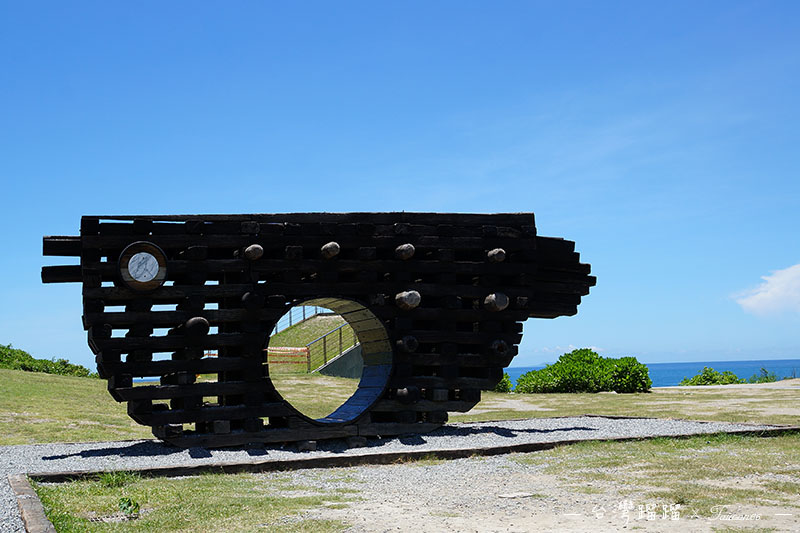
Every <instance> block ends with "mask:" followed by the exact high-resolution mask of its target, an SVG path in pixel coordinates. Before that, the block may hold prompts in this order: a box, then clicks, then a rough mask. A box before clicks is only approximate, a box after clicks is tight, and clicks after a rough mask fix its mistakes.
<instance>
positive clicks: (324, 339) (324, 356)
mask: <svg viewBox="0 0 800 533" xmlns="http://www.w3.org/2000/svg"><path fill="white" fill-rule="evenodd" d="M327 340H328V336H327V335H325V336H324V337H322V361H323V363H322V364H323V365H325V364H328V342H327Z"/></svg>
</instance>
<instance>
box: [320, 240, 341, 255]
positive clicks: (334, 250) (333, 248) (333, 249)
mask: <svg viewBox="0 0 800 533" xmlns="http://www.w3.org/2000/svg"><path fill="white" fill-rule="evenodd" d="M340 251H342V248H341V247H340V246H339V243H338V242H335V241H331V242H329V243H328V244H325V245H323V247H322V248H320V250H319V253H320V255H322V257H324V258H325V259H332V258H334V257H336V256H337V255H339V252H340Z"/></svg>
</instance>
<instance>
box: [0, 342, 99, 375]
mask: <svg viewBox="0 0 800 533" xmlns="http://www.w3.org/2000/svg"><path fill="white" fill-rule="evenodd" d="M0 368H10V369H11V370H25V371H27V372H44V373H45V374H60V375H62V376H80V377H95V378H96V377H97V374H96V373H93V372H90V371H89V369H88V368H86V367H84V366H81V365H75V364H72V363H70V362H69V361H67V360H66V359H55V358H53V359H50V360H47V359H35V358H34V357H33V356H31V354H29V353H28V352H26V351H24V350H19V349H17V348H13V347H12V346H11V345H10V344H8V345H2V344H0Z"/></svg>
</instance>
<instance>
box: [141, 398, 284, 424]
mask: <svg viewBox="0 0 800 533" xmlns="http://www.w3.org/2000/svg"><path fill="white" fill-rule="evenodd" d="M294 412H295V410H294V409H293V408H292V407H290V406H289V405H288V404H287V403H286V402H272V403H262V404H259V405H257V406H247V405H223V406H214V407H209V406H204V407H200V408H198V409H170V410H168V411H157V412H153V413H152V414H149V415H148V414H145V415H139V416H140V417H141V418H142V420H143V421H144V424H146V425H153V426H158V425H163V424H184V423H191V422H205V421H212V420H241V419H244V418H250V417H270V416H288V415H291V414H293V413H294Z"/></svg>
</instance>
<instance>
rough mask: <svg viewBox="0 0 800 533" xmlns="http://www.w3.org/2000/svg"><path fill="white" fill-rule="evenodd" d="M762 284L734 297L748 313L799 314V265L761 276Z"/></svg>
mask: <svg viewBox="0 0 800 533" xmlns="http://www.w3.org/2000/svg"><path fill="white" fill-rule="evenodd" d="M761 279H763V280H764V282H763V283H762V284H761V285H759V286H758V287H755V288H754V289H750V290H747V291H744V292H742V293H739V294H737V295H736V296H735V298H736V302H737V303H738V304H739V305H741V306H742V309H744V310H745V311H747V312H748V313H753V314H756V315H769V314H776V313H781V312H784V311H789V312H796V313H800V264H797V265H794V266H790V267H789V268H785V269H783V270H775V271H774V272H772V274H770V275H769V276H762V277H761Z"/></svg>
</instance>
